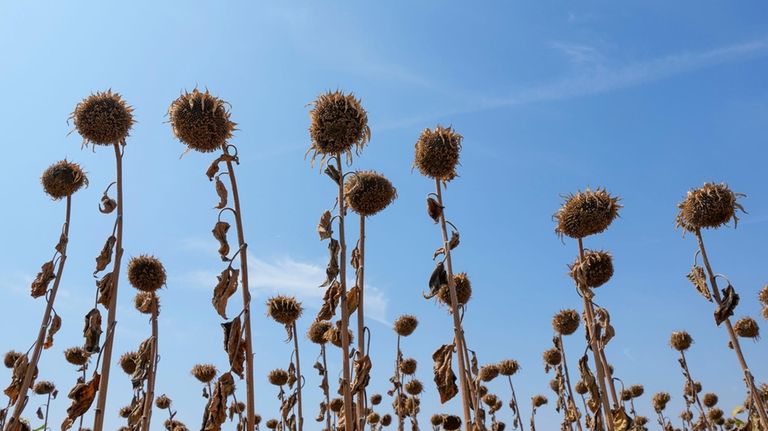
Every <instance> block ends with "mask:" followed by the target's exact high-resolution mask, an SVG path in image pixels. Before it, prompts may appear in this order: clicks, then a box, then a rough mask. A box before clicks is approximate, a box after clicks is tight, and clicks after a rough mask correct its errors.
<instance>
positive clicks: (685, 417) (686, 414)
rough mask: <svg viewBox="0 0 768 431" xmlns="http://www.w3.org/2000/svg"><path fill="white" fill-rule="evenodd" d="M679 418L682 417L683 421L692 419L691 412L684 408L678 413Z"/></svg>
mask: <svg viewBox="0 0 768 431" xmlns="http://www.w3.org/2000/svg"><path fill="white" fill-rule="evenodd" d="M680 419H682V420H683V421H685V422H690V421H691V420H692V419H693V413H691V411H690V410H686V411H684V412H682V413H680Z"/></svg>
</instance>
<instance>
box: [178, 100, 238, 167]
mask: <svg viewBox="0 0 768 431" xmlns="http://www.w3.org/2000/svg"><path fill="white" fill-rule="evenodd" d="M168 116H169V117H170V121H171V126H172V127H173V134H174V135H175V136H176V138H177V139H178V140H179V141H181V142H182V143H183V144H184V145H186V146H188V147H189V148H191V149H193V150H197V151H200V152H201V153H210V152H212V151H216V150H218V149H222V148H223V147H224V145H226V143H227V140H228V139H229V138H231V137H232V132H233V131H234V130H235V126H236V124H235V123H233V122H232V121H231V120H230V119H229V110H228V109H227V102H224V101H223V100H221V99H219V98H217V97H215V96H212V95H211V94H210V93H209V92H208V90H206V91H205V93H203V92H200V91H198V89H196V88H195V89H194V90H192V92H191V93H188V92H184V93H182V94H181V96H179V98H178V99H176V100H174V101H173V103H171V106H170V108H168Z"/></svg>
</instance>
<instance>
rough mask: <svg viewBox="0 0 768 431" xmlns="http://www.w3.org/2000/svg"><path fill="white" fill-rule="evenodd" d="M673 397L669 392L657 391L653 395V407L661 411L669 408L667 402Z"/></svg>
mask: <svg viewBox="0 0 768 431" xmlns="http://www.w3.org/2000/svg"><path fill="white" fill-rule="evenodd" d="M671 399H672V397H671V396H670V395H669V393H667V392H657V393H655V394H654V395H653V409H654V410H656V412H657V413H661V412H663V411H664V409H666V408H667V403H668V402H669V400H671Z"/></svg>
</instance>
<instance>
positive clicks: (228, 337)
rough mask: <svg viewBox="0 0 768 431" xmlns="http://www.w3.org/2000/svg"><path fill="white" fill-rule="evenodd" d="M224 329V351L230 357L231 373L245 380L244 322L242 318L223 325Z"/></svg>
mask: <svg viewBox="0 0 768 431" xmlns="http://www.w3.org/2000/svg"><path fill="white" fill-rule="evenodd" d="M221 327H222V328H223V329H224V351H226V352H227V355H228V356H229V365H230V367H231V369H232V370H231V371H232V372H234V373H235V374H237V375H238V376H239V377H240V378H241V379H242V378H243V370H244V364H245V347H246V346H245V341H244V340H243V338H242V335H243V334H242V322H240V318H239V317H238V318H236V319H233V320H232V321H230V322H225V323H222V324H221Z"/></svg>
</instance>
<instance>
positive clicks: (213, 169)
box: [205, 154, 238, 181]
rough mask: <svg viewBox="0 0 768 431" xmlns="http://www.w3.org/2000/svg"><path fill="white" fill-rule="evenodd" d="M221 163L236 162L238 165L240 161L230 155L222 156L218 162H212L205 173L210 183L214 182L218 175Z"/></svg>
mask: <svg viewBox="0 0 768 431" xmlns="http://www.w3.org/2000/svg"><path fill="white" fill-rule="evenodd" d="M221 162H235V163H238V160H237V157H235V156H232V155H230V154H222V155H220V156H219V157H218V158H217V159H216V160H214V161H213V162H211V165H210V166H209V167H208V169H207V170H206V171H205V175H206V176H207V177H208V180H209V181H213V177H215V176H216V174H217V173H219V163H221Z"/></svg>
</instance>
